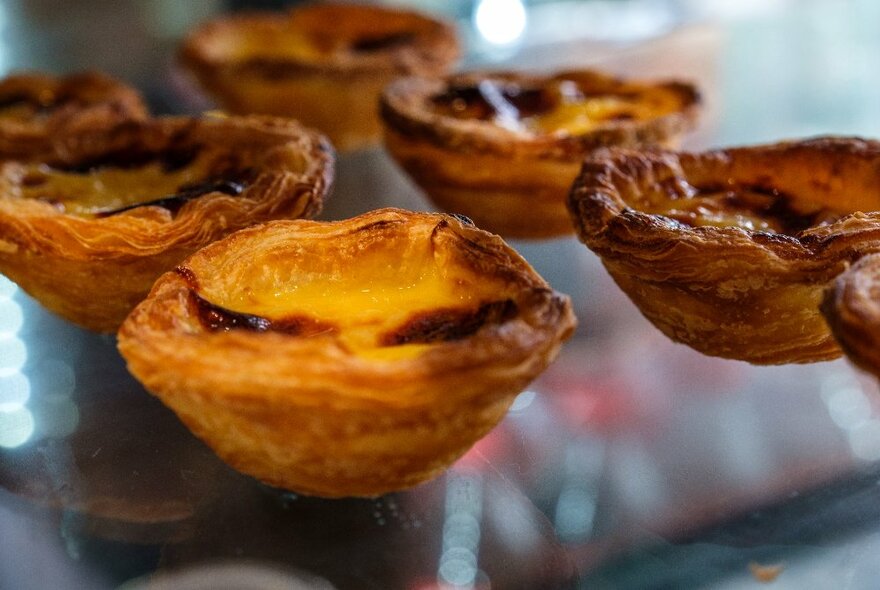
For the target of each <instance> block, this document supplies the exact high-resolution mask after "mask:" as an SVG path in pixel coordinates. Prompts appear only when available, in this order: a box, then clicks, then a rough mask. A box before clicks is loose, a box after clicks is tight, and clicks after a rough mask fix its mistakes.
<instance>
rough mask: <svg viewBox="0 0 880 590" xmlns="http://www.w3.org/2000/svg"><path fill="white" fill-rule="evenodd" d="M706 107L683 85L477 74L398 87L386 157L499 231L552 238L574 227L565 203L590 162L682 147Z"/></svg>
mask: <svg viewBox="0 0 880 590" xmlns="http://www.w3.org/2000/svg"><path fill="white" fill-rule="evenodd" d="M698 102H699V97H698V95H697V93H696V91H695V90H694V88H693V87H691V86H689V85H687V84H681V83H677V82H665V83H648V82H635V81H632V82H630V81H622V80H619V79H617V78H612V77H610V76H606V75H603V74H599V73H596V72H591V71H578V72H564V73H560V74H557V75H555V76H550V77H539V76H530V75H525V74H515V73H486V74H480V73H476V74H463V75H458V76H453V77H451V78H448V79H446V80H428V79H421V78H407V79H401V80H397V81H395V82H394V83H393V84H391V85H390V86H389V87H388V88H387V89H386V91H385V93H384V95H383V97H382V104H381V113H382V117H383V119H384V121H385V141H386V145H387V147H388V149H389V151H390V152H391V154H392V155H393V156H394V158H395V159H396V160H397V161H398V163H400V165H401V166H402V167H403V168H404V169H405V170H406V171H407V172H408V173H409V174H410V176H412V177H413V179H415V181H416V182H417V183H418V184H419V185H420V186H421V187H422V188H423V189H424V190H425V192H426V193H427V194H428V196H429V197H430V198H431V199H432V200H433V201H434V202H435V203H437V205H439V206H440V207H442V208H443V209H445V210H446V211H450V212H455V213H463V214H465V215H467V216H468V217H470V218H472V219H473V220H474V221H475V222H476V224H477V225H478V226H479V227H484V228H485V229H487V230H490V231H494V232H498V233H500V234H502V235H507V236H511V237H522V238H545V237H551V236H556V235H563V234H568V233H571V232H572V231H573V229H572V226H571V220H570V219H569V217H568V214H567V212H566V210H565V197H566V195H567V193H568V190H569V188H570V187H571V183H572V181H573V180H574V178H575V176H576V175H577V172H578V170H579V169H580V164H581V160H583V158H584V155H585V154H589V153H590V152H591V151H592V150H595V149H596V148H599V147H602V146H609V145H615V146H637V145H642V144H668V143H672V142H675V140H676V139H677V138H678V137H679V136H680V135H681V134H682V133H683V132H684V131H685V130H686V129H688V128H689V127H690V126H691V125H692V124H693V121H694V118H695V114H696V109H697V105H698Z"/></svg>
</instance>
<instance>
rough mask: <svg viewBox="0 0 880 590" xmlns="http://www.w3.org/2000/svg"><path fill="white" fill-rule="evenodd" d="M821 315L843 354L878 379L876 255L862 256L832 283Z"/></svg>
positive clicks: (879, 259)
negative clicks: (823, 316)
mask: <svg viewBox="0 0 880 590" xmlns="http://www.w3.org/2000/svg"><path fill="white" fill-rule="evenodd" d="M822 313H823V314H824V315H825V319H826V320H827V321H828V325H829V327H830V328H831V332H832V333H833V334H834V337H835V338H836V339H837V342H838V343H839V344H840V347H841V348H842V349H843V350H844V351H845V352H846V355H847V356H848V357H849V358H850V359H851V360H852V361H853V362H854V363H856V364H857V365H858V366H860V367H862V368H863V369H865V370H868V371H871V372H872V373H874V374H875V375H877V376H880V254H869V255H867V256H865V257H864V258H862V259H861V260H859V261H858V262H856V263H855V264H853V265H852V267H850V268H849V269H848V270H847V271H846V272H844V273H843V274H842V275H840V276H839V277H838V278H837V279H836V280H835V281H834V284H833V285H832V288H831V289H829V290H828V291H827V293H826V296H825V299H824V301H823V302H822Z"/></svg>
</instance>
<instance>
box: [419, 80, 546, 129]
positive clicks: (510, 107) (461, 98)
mask: <svg viewBox="0 0 880 590" xmlns="http://www.w3.org/2000/svg"><path fill="white" fill-rule="evenodd" d="M431 102H432V104H433V106H434V109H435V110H437V111H438V112H440V113H442V114H445V115H448V116H452V117H456V118H459V119H479V120H483V121H487V120H490V119H493V118H495V117H497V116H499V115H510V114H515V115H516V116H519V117H520V118H524V117H531V116H535V115H538V114H541V113H545V112H548V111H550V110H552V109H553V107H554V104H555V101H554V100H553V98H552V97H551V96H550V94H549V93H547V92H545V91H544V90H542V89H540V88H525V87H522V86H520V85H519V84H515V83H512V82H510V83H502V82H498V81H492V80H484V81H482V82H480V83H479V84H451V85H450V86H449V87H448V88H447V90H446V91H445V92H443V93H441V94H438V95H435V96H433V97H432V98H431Z"/></svg>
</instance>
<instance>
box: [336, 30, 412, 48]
mask: <svg viewBox="0 0 880 590" xmlns="http://www.w3.org/2000/svg"><path fill="white" fill-rule="evenodd" d="M413 39H415V35H414V34H413V33H411V32H409V31H404V32H400V33H391V34H388V35H381V36H375V37H362V38H360V39H358V40H357V41H355V42H354V43H352V44H351V48H352V49H353V50H354V51H360V52H362V53H370V52H373V51H383V50H385V49H393V48H395V47H400V46H402V45H407V44H409V43H411V42H412V41H413Z"/></svg>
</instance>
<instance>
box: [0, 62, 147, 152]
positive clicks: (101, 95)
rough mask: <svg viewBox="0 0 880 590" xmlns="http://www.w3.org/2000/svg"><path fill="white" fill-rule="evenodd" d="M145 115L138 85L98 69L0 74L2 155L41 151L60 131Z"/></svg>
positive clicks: (90, 128) (88, 128)
mask: <svg viewBox="0 0 880 590" xmlns="http://www.w3.org/2000/svg"><path fill="white" fill-rule="evenodd" d="M146 117H147V107H146V106H145V105H144V102H143V99H142V98H141V96H140V94H139V93H138V92H137V91H136V90H134V89H133V88H130V87H129V86H127V85H125V84H123V83H122V82H119V81H117V80H114V79H113V78H110V77H108V76H105V75H103V74H99V73H97V72H86V73H82V74H73V75H70V76H64V77H57V76H51V75H48V74H41V73H36V72H33V73H21V74H14V75H11V76H7V77H6V78H3V79H2V80H0V158H30V157H35V156H39V154H40V153H41V152H42V151H44V150H46V149H47V148H48V146H49V144H50V143H52V142H53V141H55V140H56V138H57V137H58V136H59V135H62V134H67V133H79V132H83V131H94V130H96V129H101V128H106V127H112V126H114V125H117V124H119V123H121V122H123V121H128V120H132V119H138V120H139V119H144V118H146Z"/></svg>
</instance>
